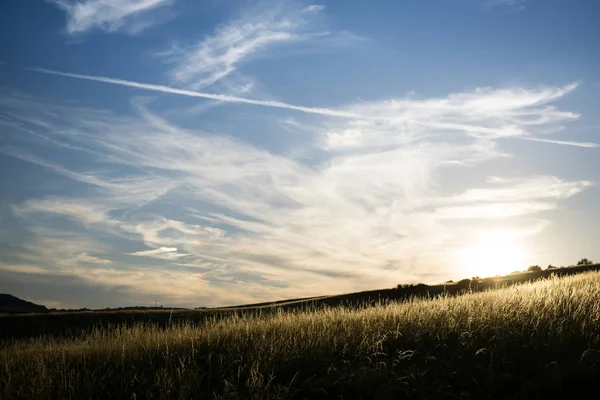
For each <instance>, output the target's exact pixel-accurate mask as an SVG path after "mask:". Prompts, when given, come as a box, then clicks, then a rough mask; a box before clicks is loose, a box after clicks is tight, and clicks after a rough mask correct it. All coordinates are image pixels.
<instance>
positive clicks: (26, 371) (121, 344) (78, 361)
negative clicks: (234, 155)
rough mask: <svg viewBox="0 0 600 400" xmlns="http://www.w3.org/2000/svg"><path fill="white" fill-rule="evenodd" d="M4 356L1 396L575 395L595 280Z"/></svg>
mask: <svg viewBox="0 0 600 400" xmlns="http://www.w3.org/2000/svg"><path fill="white" fill-rule="evenodd" d="M198 312H201V311H198ZM166 315H168V314H166ZM29 318H32V319H35V318H36V317H35V316H32V317H29ZM8 322H10V319H8V318H7V319H5V320H0V323H8ZM0 346H1V350H0V398H1V399H54V398H56V399H58V398H60V399H63V398H72V399H84V398H85V399H95V398H115V399H132V398H135V399H143V398H167V399H171V398H181V399H189V398H198V399H213V398H214V399H230V398H231V399H237V398H244V399H246V398H255V399H269V398H272V399H278V398H294V399H296V398H297V399H302V398H339V399H342V398H343V399H354V398H376V399H387V398H389V399H395V398H416V399H431V398H456V399H484V398H577V397H580V396H583V395H584V394H585V393H587V392H588V391H590V392H592V393H593V392H594V390H595V389H596V385H597V382H598V380H599V379H600V272H586V273H583V274H579V275H574V276H564V277H556V276H554V277H549V278H547V279H542V280H539V281H537V282H533V283H524V284H520V285H515V286H511V287H507V288H504V289H495V290H489V291H485V292H479V293H467V294H464V295H460V296H451V295H448V294H446V295H444V294H442V295H439V296H435V297H433V298H428V299H423V298H421V299H418V298H411V299H408V300H405V301H401V302H389V303H386V304H383V303H382V304H376V305H375V306H371V305H365V306H364V307H355V306H353V307H350V306H336V307H327V306H325V307H314V306H310V305H307V306H306V307H303V308H296V309H289V310H284V309H277V310H276V311H272V312H264V313H261V312H252V313H246V314H245V313H234V314H230V315H226V316H217V315H209V316H207V317H206V318H204V319H203V320H202V321H194V320H191V319H190V320H188V321H186V320H185V319H181V318H179V319H177V320H172V321H171V323H167V324H164V325H163V324H156V323H152V322H141V321H137V322H133V323H129V324H103V325H102V326H96V327H94V328H93V329H88V330H83V331H76V330H75V331H74V330H71V331H69V333H68V334H61V335H34V336H33V337H22V338H12V339H7V338H3V339H2V343H0Z"/></svg>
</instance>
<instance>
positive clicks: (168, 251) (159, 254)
mask: <svg viewBox="0 0 600 400" xmlns="http://www.w3.org/2000/svg"><path fill="white" fill-rule="evenodd" d="M129 255H130V256H138V257H152V258H159V259H161V260H174V259H177V258H181V257H185V256H187V255H189V254H184V253H178V252H177V247H160V248H158V249H154V250H143V251H136V252H135V253H130V254H129Z"/></svg>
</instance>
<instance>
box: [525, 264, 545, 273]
mask: <svg viewBox="0 0 600 400" xmlns="http://www.w3.org/2000/svg"><path fill="white" fill-rule="evenodd" d="M541 270H542V267H540V266H539V265H532V266H531V267H529V268H527V271H529V272H540V271H541Z"/></svg>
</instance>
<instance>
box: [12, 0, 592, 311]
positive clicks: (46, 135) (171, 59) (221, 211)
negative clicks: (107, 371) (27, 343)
mask: <svg viewBox="0 0 600 400" xmlns="http://www.w3.org/2000/svg"><path fill="white" fill-rule="evenodd" d="M599 12H600V4H598V2H596V1H593V0H587V1H584V0H577V1H569V2H567V1H564V0H547V1H541V0H528V1H525V0H522V1H521V0H489V1H488V0H452V1H448V0H443V1H442V0H439V1H434V0H422V1H421V0H419V1H417V0H405V1H372V2H362V1H330V2H322V3H311V2H303V1H281V2H275V1H272V2H270V1H265V2H251V1H227V2H218V1H205V2H197V1H190V0H48V1H37V0H36V1H28V2H23V1H18V2H17V1H11V2H3V3H2V4H1V5H0V34H1V35H2V37H3V38H5V40H2V41H1V42H0V276H1V277H2V279H0V292H7V293H11V294H14V295H17V296H20V297H23V298H27V299H30V300H33V301H37V302H41V303H44V304H46V305H48V306H55V307H90V308H99V307H108V306H126V305H150V304H154V303H155V302H158V303H160V304H165V305H181V306H219V305H230V304H240V303H248V302H254V301H257V302H258V301H265V300H275V299H283V298H292V297H301V296H312V295H322V294H334V293H344V292H349V291H357V290H364V289H369V288H384V287H391V286H395V285H396V284H397V283H401V282H427V283H439V282H443V281H446V280H448V279H457V278H458V279H460V278H463V277H466V276H473V275H480V276H491V275H495V274H497V273H507V272H511V271H514V270H521V269H525V268H526V267H527V266H528V265H530V264H540V265H543V266H546V265H548V264H550V263H552V264H554V265H569V264H573V263H575V262H576V261H577V260H578V259H580V258H582V257H587V258H591V259H600V248H599V247H598V246H597V244H598V240H599V237H598V234H597V229H596V228H597V227H596V225H597V221H598V220H600V207H599V206H598V204H599V202H598V199H599V198H600V189H599V188H598V185H597V183H598V182H599V181H600V157H599V154H600V153H599V151H600V148H599V145H598V143H600V133H599V129H600V116H599V115H598V112H597V105H598V100H599V99H600V47H599V46H598V45H597V38H598V37H600V28H599V27H598V24H597V23H596V22H597V21H596V16H597V15H599ZM6 38H8V39H6Z"/></svg>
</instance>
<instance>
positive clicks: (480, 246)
mask: <svg viewBox="0 0 600 400" xmlns="http://www.w3.org/2000/svg"><path fill="white" fill-rule="evenodd" d="M527 259H528V254H527V252H526V251H525V249H524V248H523V247H522V246H521V245H519V244H518V243H517V242H516V239H515V238H514V237H510V236H506V235H501V234H497V233H494V234H487V235H484V236H483V237H482V239H481V240H479V241H477V242H475V243H473V244H472V245H471V246H468V247H465V248H463V249H462V250H461V251H460V253H459V262H460V266H461V270H462V271H464V273H465V274H466V277H468V278H471V277H473V276H479V277H481V278H484V277H492V276H496V275H507V274H510V273H511V272H513V271H520V270H524V269H526V266H527Z"/></svg>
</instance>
